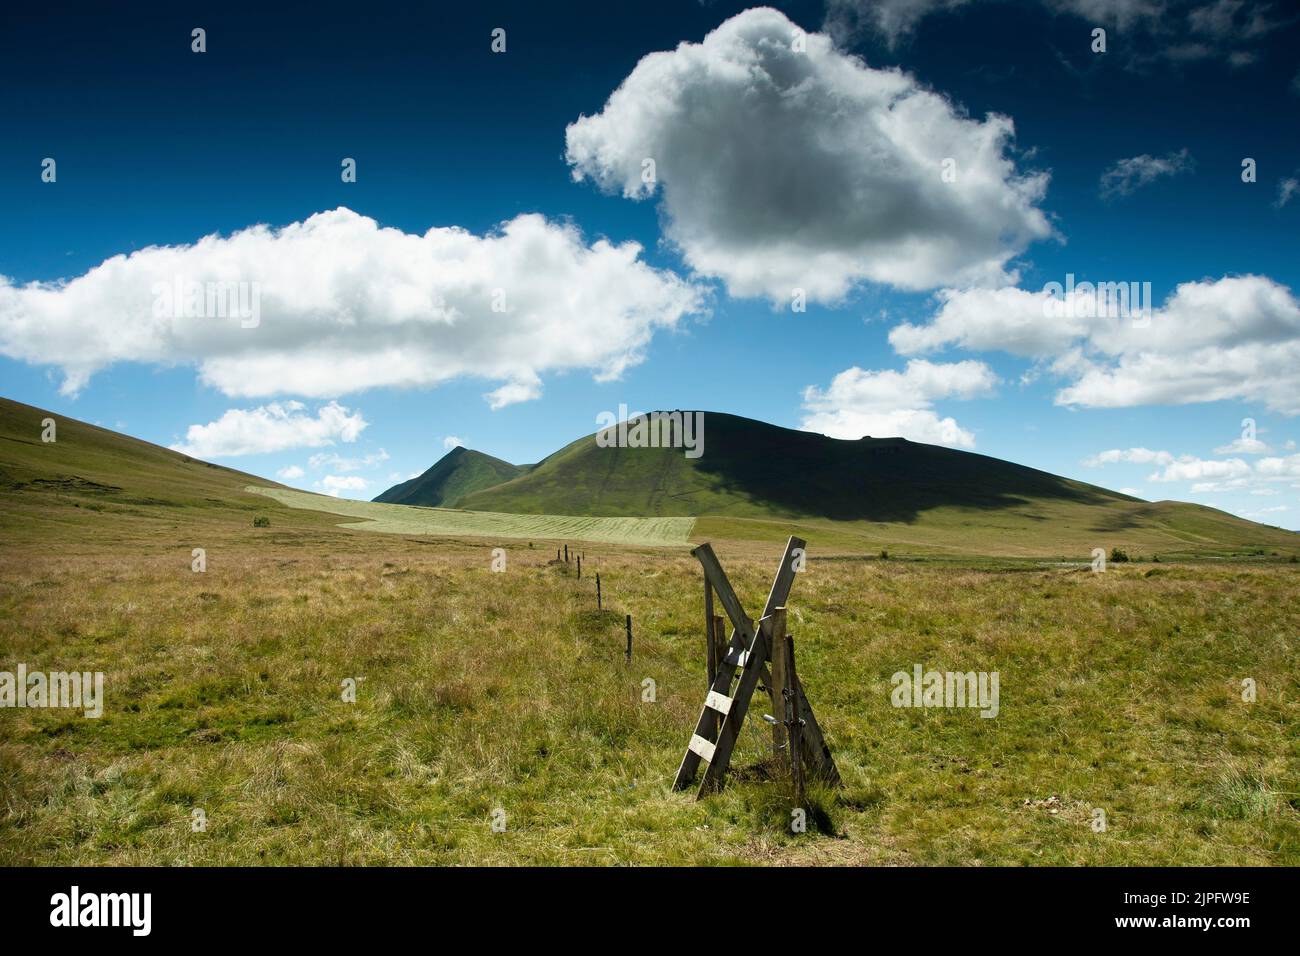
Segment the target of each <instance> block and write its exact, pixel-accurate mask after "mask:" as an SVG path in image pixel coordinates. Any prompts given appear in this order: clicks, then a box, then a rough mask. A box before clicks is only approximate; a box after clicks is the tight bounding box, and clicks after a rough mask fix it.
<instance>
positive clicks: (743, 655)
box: [673, 537, 840, 800]
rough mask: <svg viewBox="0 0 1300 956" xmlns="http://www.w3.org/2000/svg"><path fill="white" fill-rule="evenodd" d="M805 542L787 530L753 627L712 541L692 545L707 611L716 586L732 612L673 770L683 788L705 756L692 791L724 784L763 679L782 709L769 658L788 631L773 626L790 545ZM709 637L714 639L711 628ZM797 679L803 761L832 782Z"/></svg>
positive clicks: (787, 576) (785, 584)
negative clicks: (703, 767) (697, 785)
mask: <svg viewBox="0 0 1300 956" xmlns="http://www.w3.org/2000/svg"><path fill="white" fill-rule="evenodd" d="M805 544H806V542H805V541H804V540H803V539H802V538H795V537H791V538H790V540H789V541H788V542H787V543H786V546H785V555H784V556H783V557H782V558H781V565H780V567H778V568H777V569H776V579H775V580H774V581H773V582H772V590H771V591H770V592H768V595H767V604H766V605H765V606H764V608H763V616H762V617H761V618H760V619H759V622H758V628H757V629H755V627H754V621H753V619H752V618H750V617H749V616H748V615H747V614H745V609H744V608H743V607H742V606H741V604H740V599H739V598H737V597H736V592H735V590H734V589H733V588H732V587H731V582H730V581H728V580H727V575H726V573H725V572H724V571H723V570H722V565H721V564H719V563H718V558H717V556H716V555H715V554H714V553H713V548H712V547H710V546H709V545H707V544H702V545H700V546H699V547H698V548H696V549H695V550H693V551H692V552H691V554H693V555H694V556H695V557H696V558H697V559H698V560H699V562H700V565H701V566H702V567H703V568H704V580H705V586H704V587H705V605H706V612H705V613H706V617H707V616H708V615H710V614H711V613H712V612H711V609H709V606H710V605H711V604H712V600H711V591H710V589H712V591H713V592H716V593H717V595H718V600H719V601H720V602H721V604H722V607H723V610H725V611H726V612H727V617H728V618H730V619H731V626H732V631H731V640H730V641H729V642H728V643H727V648H726V653H725V654H724V655H723V657H722V659H721V660H720V661H718V663H717V668H718V669H717V674H716V675H715V677H714V679H713V683H712V684H711V685H710V687H709V692H708V695H707V696H706V697H705V699H704V708H703V710H702V711H701V712H700V719H699V720H698V721H697V722H696V724H695V733H693V734H692V735H691V740H690V743H689V744H688V745H687V747H686V756H684V757H683V758H682V764H681V767H679V768H678V770H677V778H676V780H675V781H674V782H673V789H674V790H685V789H686V788H687V787H689V786H690V785H691V783H692V782H694V780H695V776H696V773H697V772H698V770H699V767H700V761H705V762H706V763H707V764H708V769H707V770H705V772H704V779H703V780H701V781H700V788H699V791H698V792H697V794H696V799H697V800H698V799H700V798H702V797H704V796H707V795H708V794H710V793H714V792H717V791H719V790H721V789H722V788H723V786H724V785H725V784H726V774H727V766H728V765H729V764H730V763H731V753H732V751H733V750H734V749H735V747H736V741H737V739H738V738H739V737H740V728H741V727H742V726H743V725H744V723H745V714H746V713H747V712H748V710H749V702H750V698H752V697H753V695H754V690H755V688H757V687H758V684H759V682H760V681H762V682H763V685H764V686H765V687H766V688H767V691H768V694H769V696H770V697H771V701H772V713H773V714H775V715H776V716H777V719H778V720H779V719H780V717H781V715H782V714H784V713H785V702H784V700H783V699H782V697H781V688H779V687H776V686H775V685H774V684H773V682H772V674H771V672H770V671H769V670H768V666H767V665H768V662H769V661H771V660H772V649H773V648H774V647H775V646H777V644H778V642H779V641H780V640H781V638H783V637H784V636H785V635H784V634H779V633H777V629H778V628H779V629H784V620H785V601H786V598H787V597H788V596H789V594H790V587H791V585H793V584H794V576H795V562H796V560H797V557H798V556H796V555H795V551H796V550H798V549H802V548H803V547H804V545H805ZM708 626H709V627H712V622H711V621H709V622H708ZM709 638H710V640H712V634H710V635H709ZM737 670H739V671H740V683H739V685H738V686H737V687H736V690H735V692H734V693H732V690H731V683H732V681H733V680H734V679H735V677H736V672H737ZM795 682H796V687H797V690H798V694H799V707H798V714H799V716H800V717H802V718H803V723H802V727H801V728H800V733H799V734H798V735H797V736H798V737H799V743H800V745H801V746H800V758H801V762H802V764H803V766H805V767H807V768H808V771H809V772H810V773H811V774H813V775H816V776H820V777H821V778H822V779H824V780H826V781H828V782H830V783H839V780H840V775H839V771H838V770H837V769H836V767H835V761H834V759H833V758H832V757H831V751H830V748H829V747H827V746H826V740H825V738H824V737H823V736H822V732H821V728H820V727H819V726H818V725H817V718H816V716H815V715H814V714H813V709H812V705H811V704H809V703H808V697H807V695H806V694H805V693H804V689H803V684H802V683H799V682H798V678H795ZM774 730H775V728H774ZM779 740H780V736H779V734H778V733H774V734H773V739H772V746H773V751H774V752H775V750H776V748H777V746H778V745H779Z"/></svg>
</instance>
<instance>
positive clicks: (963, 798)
mask: <svg viewBox="0 0 1300 956" xmlns="http://www.w3.org/2000/svg"><path fill="white" fill-rule="evenodd" d="M272 507H273V508H274V510H273V511H271V512H270V514H271V527H269V528H254V527H252V525H251V522H250V521H248V520H246V518H245V519H244V520H234V519H226V518H222V517H212V518H211V519H210V520H208V521H207V522H206V523H204V524H195V525H192V526H191V525H187V524H186V523H185V522H184V521H178V522H176V523H174V524H172V525H169V526H163V525H159V526H157V527H156V528H154V530H153V532H152V533H151V534H148V535H141V534H126V533H122V534H113V533H111V531H112V529H113V528H114V527H116V528H119V529H128V528H130V527H131V524H132V522H131V521H129V520H126V521H119V522H118V523H117V524H116V525H111V524H108V523H106V520H105V519H106V517H107V516H106V515H104V514H103V513H96V514H92V515H84V516H83V517H84V518H86V519H88V523H90V524H92V525H93V526H94V527H95V528H96V532H95V533H94V534H93V535H89V534H83V535H81V536H77V535H74V534H72V533H71V529H72V527H74V526H73V525H69V526H67V527H66V528H64V529H63V530H60V529H59V528H58V527H57V526H51V527H50V529H49V534H47V535H46V536H45V537H44V538H43V539H27V540H15V539H13V538H10V539H9V542H8V543H7V544H6V546H5V548H4V549H2V550H0V669H12V668H13V667H14V666H15V665H16V663H17V662H25V663H26V664H27V666H28V668H29V670H33V669H46V670H57V669H71V668H77V669H88V670H102V671H104V672H105V674H106V690H105V695H106V701H105V714H104V716H103V717H102V718H100V719H98V720H91V719H86V718H84V717H82V716H81V715H80V714H78V713H73V712H68V711H57V710H43V711H42V710H5V711H0V729H2V730H3V733H2V734H0V794H3V796H2V797H0V863H4V864H145V863H157V864H259V863H264V864H288V863H314V864H559V865H567V864H615V863H635V864H675V863H692V864H700V863H736V862H745V863H832V864H901V865H911V864H958V865H1001V864H1104V865H1112V864H1115V865H1137V864H1143V865H1147V864H1231V865H1236V864H1290V865H1295V864H1296V863H1300V827H1298V826H1297V822H1298V821H1300V811H1298V809H1297V808H1298V807H1300V797H1298V796H1297V792H1300V773H1298V772H1297V766H1298V764H1297V759H1296V758H1297V750H1298V748H1300V734H1298V733H1297V720H1298V719H1300V706H1298V705H1297V700H1300V695H1298V694H1297V691H1300V687H1298V686H1297V672H1296V668H1295V635H1296V633H1297V625H1300V610H1298V608H1297V602H1296V601H1295V593H1296V586H1297V582H1298V580H1300V578H1298V577H1297V570H1296V567H1295V566H1294V565H1290V564H1285V563H1260V562H1255V563H1245V562H1236V563H1232V562H1217V563H1216V562H1199V563H1192V562H1189V563H1182V564H1180V563H1165V564H1151V563H1144V564H1133V563H1130V564H1128V565H1123V566H1112V567H1111V568H1110V569H1108V571H1107V572H1106V573H1104V574H1095V573H1091V572H1090V571H1088V570H1086V567H1058V566H1053V565H1050V564H1047V563H1035V562H1025V561H985V562H969V563H964V564H963V563H960V562H952V561H946V562H945V561H931V560H921V559H917V560H897V559H893V558H891V559H889V560H881V559H880V558H879V557H875V556H859V557H838V558H831V557H826V558H821V557H819V556H818V552H817V550H816V541H815V540H814V541H811V542H810V545H809V549H810V550H809V562H808V567H807V570H806V571H805V572H804V573H802V574H800V575H799V576H798V578H797V579H796V582H795V585H794V588H793V591H792V594H791V598H790V602H789V607H790V622H791V630H792V631H793V633H794V634H795V635H796V637H797V639H798V647H799V655H800V674H801V676H802V678H803V681H804V683H805V685H806V686H807V688H808V692H809V695H810V697H811V699H812V701H813V702H814V704H815V706H816V708H817V713H818V718H819V720H820V722H821V724H822V727H823V729H824V730H825V732H826V734H827V737H828V740H829V742H830V745H831V747H832V749H833V751H834V755H835V759H836V761H837V762H838V765H839V768H840V771H841V773H842V775H843V776H844V781H845V782H844V786H843V787H842V788H839V789H836V790H830V789H825V788H815V789H814V791H813V792H812V794H811V796H810V809H812V811H813V813H812V820H813V821H814V825H813V826H811V827H810V829H809V831H808V832H806V833H803V834H795V833H791V832H790V829H789V826H788V821H789V811H790V791H789V785H788V781H787V780H786V779H784V778H783V776H782V774H781V770H780V768H779V767H778V766H777V765H775V764H774V763H773V762H772V760H771V758H770V755H769V754H770V751H769V742H768V741H769V738H768V734H767V728H766V726H765V725H763V724H761V723H760V722H759V721H758V720H757V714H755V718H754V719H753V720H752V721H751V722H750V724H749V725H747V727H746V730H745V733H744V735H743V737H742V743H741V746H740V748H739V749H738V751H737V755H736V758H735V760H734V762H733V767H734V772H733V775H732V780H731V783H730V785H729V786H728V788H727V790H726V791H725V792H724V793H722V794H721V795H719V796H716V797H712V798H709V799H707V800H705V801H702V802H696V801H695V800H694V795H693V794H684V793H672V792H670V790H669V784H670V782H671V779H672V776H673V773H674V772H675V770H676V767H677V764H678V762H679V760H680V758H681V755H682V751H683V747H684V746H685V743H686V740H687V737H688V735H689V732H690V729H691V727H692V726H693V724H694V721H695V718H696V716H697V714H698V710H699V706H700V703H701V700H702V695H703V692H704V663H703V641H702V636H701V630H702V625H701V616H702V612H701V584H700V574H699V570H698V565H697V564H696V562H695V561H694V560H693V559H692V558H691V557H690V555H689V553H688V552H686V551H685V550H684V549H682V548H678V547H671V548H633V547H626V546H604V545H599V544H595V543H587V544H585V545H583V547H584V549H585V551H586V554H587V564H586V566H585V567H584V571H587V572H595V571H600V573H601V575H602V583H603V586H604V596H605V610H604V611H603V612H598V611H597V610H596V607H595V595H594V586H593V582H592V580H591V575H590V573H584V576H583V579H582V580H581V581H578V580H577V579H576V576H575V575H574V573H573V569H572V567H571V566H565V565H562V564H561V565H557V564H554V563H551V562H552V561H553V558H554V544H553V543H552V542H549V541H548V542H543V541H536V542H531V543H528V542H523V541H520V540H517V539H504V538H503V539H501V540H494V539H466V538H460V539H458V538H454V537H452V538H429V537H411V536H394V535H386V534H374V533H363V532H359V531H355V530H350V529H340V528H336V527H333V526H332V524H331V522H332V521H336V520H337V517H336V516H324V515H319V514H317V513H314V512H306V511H299V510H292V509H289V508H284V507H279V508H275V506H274V505H273V504H272ZM10 530H12V524H11V525H10ZM530 544H531V546H530ZM199 545H201V546H203V547H204V548H205V552H206V561H207V566H206V570H205V571H203V572H195V571H193V570H192V558H191V553H192V548H193V547H194V546H199ZM494 547H502V548H504V549H505V550H506V554H507V566H506V570H505V571H503V572H501V573H494V572H493V571H492V570H491V558H492V555H491V549H492V548H494ZM715 547H716V550H717V551H718V554H719V556H720V558H721V560H722V562H723V564H724V566H725V567H726V568H727V571H728V573H729V575H730V576H731V578H732V581H733V583H734V584H735V585H736V587H737V589H738V591H739V593H740V596H741V598H742V600H743V601H744V602H745V605H746V607H748V608H751V609H756V608H758V607H759V606H761V604H762V600H763V598H764V597H765V595H766V591H767V587H768V585H769V583H770V578H771V574H772V570H773V564H774V562H775V560H776V558H777V557H778V556H779V553H780V546H779V545H773V544H771V543H756V542H745V541H731V542H728V541H717V542H715ZM624 614H631V615H632V617H633V621H634V630H635V648H634V657H633V660H632V663H631V665H630V666H629V665H627V664H626V663H625V662H624V660H623V616H624ZM915 664H921V665H923V666H924V667H925V668H927V669H929V668H934V669H939V670H960V671H970V670H974V671H998V672H999V673H1000V687H1001V701H1000V708H999V714H998V716H997V717H996V718H994V719H984V718H981V717H980V716H979V714H978V713H977V712H976V711H973V710H943V709H908V708H895V707H894V706H892V704H891V701H890V696H891V690H892V687H891V683H890V677H891V675H892V674H894V673H895V672H897V671H910V670H911V669H912V667H913V666H914V665H915ZM1248 677H1249V678H1252V679H1253V680H1254V681H1255V683H1256V686H1257V688H1258V696H1257V699H1256V700H1255V701H1254V702H1253V703H1247V702H1245V701H1243V699H1242V692H1241V691H1242V681H1243V679H1245V678H1248ZM348 678H351V679H353V680H355V681H356V685H355V686H356V688H357V693H356V700H355V703H350V702H347V701H345V700H344V699H343V698H344V694H343V692H342V689H343V687H344V681H345V680H347V679H348ZM647 678H649V679H650V680H652V681H653V682H654V689H655V693H654V695H653V696H654V700H653V701H646V700H644V699H643V697H644V694H645V688H646V687H647V684H646V683H645V682H646V680H647ZM756 710H757V711H759V712H761V710H762V705H761V704H756ZM196 809H200V810H202V811H203V815H204V817H205V820H206V829H204V830H201V831H197V832H196V830H195V829H194V819H195V817H194V811H195V810H196ZM1097 809H1101V810H1103V811H1104V814H1105V817H1104V819H1105V822H1106V828H1105V830H1104V832H1098V831H1097V830H1096V829H1095V826H1094V821H1095V820H1096V819H1097V817H1096V813H1095V811H1096V810H1097ZM494 814H495V816H494ZM494 819H496V820H499V821H501V822H502V823H503V824H504V831H503V832H497V831H495V830H494V829H493V826H492V824H493V820H494Z"/></svg>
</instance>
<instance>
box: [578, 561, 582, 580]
mask: <svg viewBox="0 0 1300 956" xmlns="http://www.w3.org/2000/svg"><path fill="white" fill-rule="evenodd" d="M578 580H579V581H581V580H582V555H578Z"/></svg>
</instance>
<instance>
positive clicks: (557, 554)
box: [555, 548, 560, 561]
mask: <svg viewBox="0 0 1300 956" xmlns="http://www.w3.org/2000/svg"><path fill="white" fill-rule="evenodd" d="M555 560H556V561H559V560H560V549H559V548H556V549H555Z"/></svg>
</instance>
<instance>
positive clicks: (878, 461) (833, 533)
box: [460, 412, 1300, 559]
mask: <svg viewBox="0 0 1300 956" xmlns="http://www.w3.org/2000/svg"><path fill="white" fill-rule="evenodd" d="M704 421H705V427H704V453H703V455H702V456H701V457H699V458H698V459H694V460H692V459H688V458H686V457H685V455H684V454H683V452H682V451H681V450H680V449H670V448H601V447H599V446H598V445H597V444H596V440H595V436H594V435H589V436H587V437H584V438H581V439H579V440H578V441H575V442H573V443H572V444H570V445H568V446H566V447H565V448H563V449H561V450H560V451H558V452H556V453H555V454H553V455H551V456H550V457H549V458H546V459H545V460H544V461H542V462H541V463H539V464H538V465H536V466H535V467H534V468H533V469H532V470H531V471H530V472H529V473H528V474H526V475H524V476H521V477H519V478H515V479H513V480H511V481H508V482H505V483H504V484H500V485H497V486H495V487H493V488H488V489H485V490H483V491H478V492H475V493H473V494H470V495H466V496H465V497H464V498H462V499H461V501H460V507H462V508H467V509H472V510H480V509H481V510H485V511H505V512H516V513H531V514H544V513H553V514H575V515H581V514H589V515H609V516H616V515H646V516H650V515H697V516H700V518H699V521H698V522H697V523H696V527H695V537H696V538H697V539H707V538H719V537H721V538H748V539H754V540H778V539H782V540H783V539H784V536H785V535H788V534H791V533H799V534H801V535H803V536H804V537H807V538H808V539H809V541H810V542H811V543H813V544H814V545H817V546H820V547H831V548H835V549H839V550H849V551H868V552H872V553H875V552H878V551H879V550H880V549H882V548H886V549H890V548H893V549H900V550H903V551H911V552H917V551H920V552H924V553H944V552H952V553H965V554H972V553H976V554H999V555H1038V556H1064V557H1069V558H1073V559H1077V558H1080V557H1086V556H1087V555H1088V554H1089V553H1090V552H1091V551H1092V549H1093V548H1096V547H1104V548H1106V549H1107V550H1109V549H1110V548H1112V547H1119V548H1122V549H1133V550H1135V551H1138V552H1140V553H1143V554H1146V555H1148V556H1149V555H1150V554H1151V553H1160V552H1166V553H1177V554H1194V553H1203V554H1204V553H1214V554H1224V555H1228V554H1240V553H1243V552H1254V551H1262V552H1263V553H1264V554H1271V553H1272V552H1273V551H1278V552H1279V553H1280V554H1291V553H1294V552H1295V551H1296V550H1297V549H1300V535H1296V534H1294V533H1292V532H1289V531H1282V530H1279V529H1276V528H1268V527H1265V526H1262V525H1258V524H1255V523H1254V522H1250V521H1245V520H1243V519H1241V518H1236V517H1234V516H1232V515H1229V514H1226V513H1224V512H1221V511H1215V510H1213V509H1211V508H1205V507H1201V506H1199V505H1192V504H1185V503H1181V502H1169V501H1164V502H1146V501H1141V500H1139V499H1137V498H1133V497H1130V496H1128V495H1123V494H1119V493H1118V492H1114V491H1108V490H1107V489H1105V488H1100V487H1097V486H1095V485H1089V484H1085V483H1083V482H1079V481H1071V480H1069V479H1066V478H1061V477H1058V476H1056V475H1052V474H1048V473H1047V472H1043V471H1038V470H1036V469H1033V468H1026V467H1024V466H1022V465H1017V464H1013V463H1011V462H1007V461H1002V460H1000V459H997V458H990V457H988V456H985V455H976V454H972V453H970V452H963V451H956V450H954V449H951V448H942V447H939V446H936V445H924V444H918V443H916V442H910V441H907V440H905V439H902V438H863V439H860V440H858V441H842V440H839V439H834V438H827V437H825V436H824V435H815V434H812V433H809V432H802V431H795V430H793V429H788V428H780V427H778V426H775V425H769V424H766V423H763V422H757V421H753V420H751V419H746V418H740V417H737V416H735V415H725V414H721V413H717V412H708V413H706V414H705V419H704Z"/></svg>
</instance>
